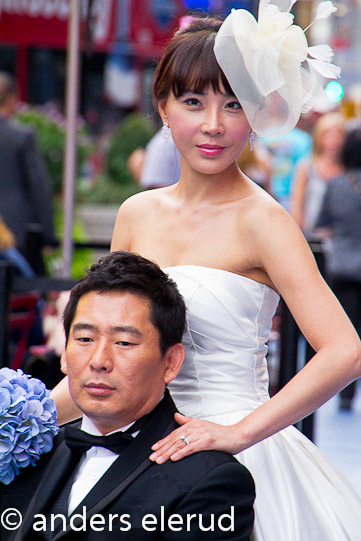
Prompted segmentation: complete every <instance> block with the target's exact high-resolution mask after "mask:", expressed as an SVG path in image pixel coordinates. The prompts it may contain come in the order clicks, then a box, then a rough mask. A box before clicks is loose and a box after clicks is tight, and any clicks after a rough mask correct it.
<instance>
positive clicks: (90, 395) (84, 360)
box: [62, 291, 183, 434]
mask: <svg viewBox="0 0 361 541" xmlns="http://www.w3.org/2000/svg"><path fill="white" fill-rule="evenodd" d="M150 311H151V304H150V301H149V300H148V299H145V298H143V297H141V296H138V295H134V294H132V293H127V292H107V293H99V292H95V291H94V292H91V293H87V294H86V295H84V296H83V297H81V298H80V300H79V303H78V306H77V310H76V313H75V317H74V320H73V322H72V325H71V328H70V333H69V340H68V344H67V347H66V352H65V355H64V357H63V364H62V367H63V370H64V372H65V373H67V374H68V376H69V388H70V394H71V396H72V398H73V400H74V402H75V404H76V405H77V406H78V407H79V408H80V409H81V410H82V411H83V413H85V414H86V415H87V416H88V417H90V418H91V419H92V420H93V422H94V423H95V424H96V425H97V427H98V428H99V430H100V431H101V432H102V433H103V434H106V433H108V432H111V431H112V430H115V429H117V428H120V427H122V426H125V425H126V424H128V423H130V422H132V421H134V420H136V419H138V418H139V417H141V416H142V415H144V414H145V413H147V412H148V411H149V410H151V409H152V408H153V407H154V406H155V405H156V404H157V403H158V402H159V400H160V399H161V396H162V394H163V392H164V386H165V383H168V382H169V381H171V380H172V379H173V378H174V377H175V375H176V374H177V373H178V370H179V368H180V365H181V362H182V360H183V351H182V347H181V346H180V345H179V344H177V345H176V346H172V348H169V349H168V351H167V352H166V354H165V355H164V356H162V354H161V351H160V347H159V332H158V330H157V329H156V328H155V327H154V325H153V324H152V323H151V321H150ZM174 353H176V356H177V361H179V363H178V364H179V366H178V365H177V362H175V361H174V358H173V357H174ZM179 357H181V359H179ZM176 365H177V366H176Z"/></svg>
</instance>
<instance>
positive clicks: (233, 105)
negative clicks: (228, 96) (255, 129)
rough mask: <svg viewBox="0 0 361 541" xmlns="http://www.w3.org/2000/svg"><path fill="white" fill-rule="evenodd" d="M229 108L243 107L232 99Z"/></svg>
mask: <svg viewBox="0 0 361 541" xmlns="http://www.w3.org/2000/svg"><path fill="white" fill-rule="evenodd" d="M227 108H228V109H242V107H241V104H240V103H239V102H238V101H231V102H229V103H227Z"/></svg>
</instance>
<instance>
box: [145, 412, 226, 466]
mask: <svg viewBox="0 0 361 541" xmlns="http://www.w3.org/2000/svg"><path fill="white" fill-rule="evenodd" d="M175 419H176V421H177V422H178V423H180V424H182V423H183V424H182V426H180V427H179V428H177V429H176V430H174V431H173V432H171V433H170V434H169V435H168V436H167V437H166V438H164V439H162V440H159V441H157V442H156V443H155V444H154V445H153V446H152V450H153V451H154V453H152V454H151V455H150V457H149V458H150V460H152V461H154V462H157V464H163V463H164V462H166V461H167V460H169V459H170V460H174V461H175V460H180V459H182V458H184V457H185V456H188V455H191V454H193V453H195V452H198V451H204V450H210V449H218V450H227V449H225V447H227V446H225V445H224V434H223V432H224V431H225V430H227V428H226V427H222V426H220V425H217V424H215V423H211V422H209V421H200V420H199V419H192V418H190V417H184V416H183V415H179V414H176V415H175Z"/></svg>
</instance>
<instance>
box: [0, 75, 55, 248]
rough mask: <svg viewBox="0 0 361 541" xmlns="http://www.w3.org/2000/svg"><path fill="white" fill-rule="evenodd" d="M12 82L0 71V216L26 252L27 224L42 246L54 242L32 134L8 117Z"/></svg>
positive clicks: (46, 190)
mask: <svg viewBox="0 0 361 541" xmlns="http://www.w3.org/2000/svg"><path fill="white" fill-rule="evenodd" d="M15 106H16V94H15V83H14V80H13V78H12V77H11V76H10V75H8V74H7V73H4V72H0V193H1V197H0V215H1V216H2V218H3V220H4V222H5V224H6V225H7V227H8V228H9V229H10V231H11V232H12V233H13V235H14V236H15V241H16V247H17V248H18V250H19V251H20V252H21V253H22V254H23V255H26V231H27V227H28V226H29V224H36V225H37V226H41V232H42V235H43V241H44V245H52V244H54V225H53V209H52V201H51V189H50V184H49V181H48V178H47V173H46V169H45V164H44V163H43V160H42V156H41V154H40V151H39V149H38V146H37V143H36V139H35V134H34V132H33V130H32V129H31V128H30V127H28V126H26V127H25V126H21V125H19V124H17V123H16V122H15V121H13V120H12V119H11V117H12V115H13V113H14V111H15Z"/></svg>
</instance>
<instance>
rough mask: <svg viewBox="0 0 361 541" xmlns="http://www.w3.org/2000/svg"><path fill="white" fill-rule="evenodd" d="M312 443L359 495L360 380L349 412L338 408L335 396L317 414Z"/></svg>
mask: <svg viewBox="0 0 361 541" xmlns="http://www.w3.org/2000/svg"><path fill="white" fill-rule="evenodd" d="M315 443H316V445H317V446H318V447H319V448H320V449H321V450H322V451H323V452H324V453H325V454H326V455H327V456H328V458H329V459H330V460H331V461H332V462H333V464H334V465H335V466H336V467H337V468H338V469H339V470H340V471H341V472H342V473H343V475H344V476H345V477H346V479H348V481H349V482H350V483H351V485H352V486H353V487H354V489H355V490H356V492H357V493H358V494H359V496H360V497H361V380H359V381H358V385H357V395H356V397H355V403H354V405H353V410H352V411H351V412H341V411H339V409H338V397H334V398H332V399H331V400H329V401H328V402H326V404H324V405H323V406H322V407H321V408H320V409H319V410H318V411H317V413H316V419H315Z"/></svg>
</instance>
